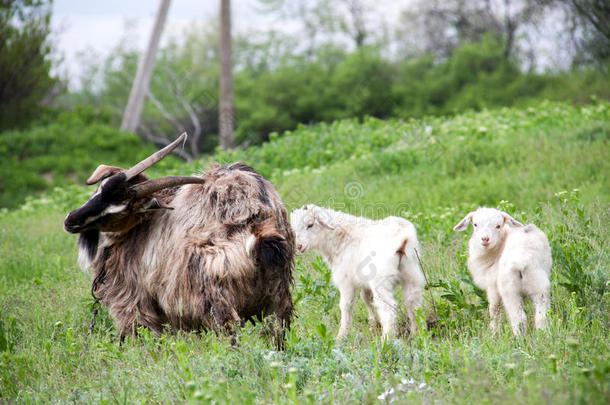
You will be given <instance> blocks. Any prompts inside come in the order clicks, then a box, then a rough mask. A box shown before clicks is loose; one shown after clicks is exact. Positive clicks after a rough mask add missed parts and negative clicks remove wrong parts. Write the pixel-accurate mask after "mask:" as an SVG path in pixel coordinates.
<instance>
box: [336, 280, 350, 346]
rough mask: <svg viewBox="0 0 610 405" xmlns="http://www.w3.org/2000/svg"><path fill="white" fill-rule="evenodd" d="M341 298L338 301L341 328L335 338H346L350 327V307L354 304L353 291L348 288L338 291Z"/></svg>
mask: <svg viewBox="0 0 610 405" xmlns="http://www.w3.org/2000/svg"><path fill="white" fill-rule="evenodd" d="M339 293H340V295H341V297H340V299H339V308H340V309H341V326H340V327H339V334H338V336H337V337H339V338H343V337H345V336H347V334H348V332H349V330H350V328H351V327H352V306H353V304H354V289H353V287H352V286H348V287H345V288H343V289H342V290H340V291H339Z"/></svg>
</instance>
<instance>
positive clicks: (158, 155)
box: [125, 132, 187, 181]
mask: <svg viewBox="0 0 610 405" xmlns="http://www.w3.org/2000/svg"><path fill="white" fill-rule="evenodd" d="M186 136H187V135H186V132H183V133H182V135H180V136H179V137H178V139H176V140H175V141H174V142H172V143H170V144H169V145H167V146H166V147H165V148H163V149H161V150H158V151H157V152H155V153H153V154H152V155H150V156H149V157H147V158H146V159H144V160H143V161H141V162H140V163H138V164H137V165H135V166H132V167H131V169H129V170H127V171H126V172H125V176H126V178H125V181H128V180H130V179H132V178H134V177H135V176H137V175H138V174H140V173H142V172H143V171H144V170H146V169H148V168H149V167H151V166H152V165H154V164H155V163H157V162H158V161H160V160H161V159H163V158H164V157H165V156H167V155H169V154H170V153H171V152H172V151H173V150H174V149H176V147H177V146H178V145H180V144H181V143H182V142H184V141H185V140H186Z"/></svg>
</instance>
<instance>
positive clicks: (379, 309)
mask: <svg viewBox="0 0 610 405" xmlns="http://www.w3.org/2000/svg"><path fill="white" fill-rule="evenodd" d="M290 222H291V225H292V227H293V229H294V231H295V233H296V243H297V249H298V251H299V252H301V253H303V252H305V251H307V250H309V249H313V250H316V251H318V252H320V253H321V254H322V256H323V257H324V260H325V261H326V263H328V265H329V266H330V268H331V271H332V282H333V284H334V285H335V286H336V287H337V288H338V289H339V293H340V304H339V305H340V309H341V326H340V328H339V333H338V337H339V338H342V337H345V336H346V335H347V333H348V332H349V329H350V327H351V324H352V306H353V303H354V296H355V293H356V291H357V290H358V289H359V288H361V289H362V290H361V294H360V296H361V298H362V300H363V301H364V304H365V305H366V308H367V310H368V314H369V321H370V322H371V323H376V322H379V323H380V324H381V327H382V331H383V336H384V337H386V338H388V337H392V336H393V335H394V334H395V332H396V330H395V329H396V309H397V307H396V301H395V300H394V296H393V293H394V287H395V286H396V285H397V284H398V283H401V284H402V286H403V294H404V296H403V298H404V302H405V306H406V310H407V315H408V317H409V330H410V331H411V333H413V332H415V330H416V319H415V309H416V308H417V307H419V306H420V305H421V302H422V291H423V286H424V276H423V274H422V272H421V270H420V268H419V264H418V260H417V256H416V253H415V249H416V248H417V249H418V248H419V244H418V241H417V233H416V231H415V227H414V226H413V224H412V223H411V222H409V221H407V220H406V219H403V218H397V217H388V218H385V219H383V220H380V221H373V220H370V219H367V218H362V217H355V216H352V215H348V214H345V213H342V212H338V211H334V210H331V209H328V208H322V207H318V206H315V205H311V204H310V205H304V206H303V207H301V208H300V209H298V210H295V211H293V212H292V214H291V220H290ZM373 305H374V307H375V309H376V311H374V310H373Z"/></svg>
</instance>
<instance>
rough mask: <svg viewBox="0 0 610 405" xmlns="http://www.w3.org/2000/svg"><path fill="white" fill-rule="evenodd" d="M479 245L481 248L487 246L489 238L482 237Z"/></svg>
mask: <svg viewBox="0 0 610 405" xmlns="http://www.w3.org/2000/svg"><path fill="white" fill-rule="evenodd" d="M481 243H482V244H483V246H487V245H489V236H482V237H481Z"/></svg>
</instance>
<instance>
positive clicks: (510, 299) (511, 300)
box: [502, 294, 525, 336]
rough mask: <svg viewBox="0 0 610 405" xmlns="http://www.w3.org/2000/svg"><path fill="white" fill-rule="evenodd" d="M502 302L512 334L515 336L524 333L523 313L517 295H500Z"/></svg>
mask: <svg viewBox="0 0 610 405" xmlns="http://www.w3.org/2000/svg"><path fill="white" fill-rule="evenodd" d="M502 302H503V303H504V309H506V314H507V315H508V319H510V326H511V328H512V329H513V334H514V335H515V336H518V335H520V334H521V333H522V332H524V331H525V312H524V311H523V306H522V305H521V302H522V299H521V296H520V295H519V294H504V295H502Z"/></svg>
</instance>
